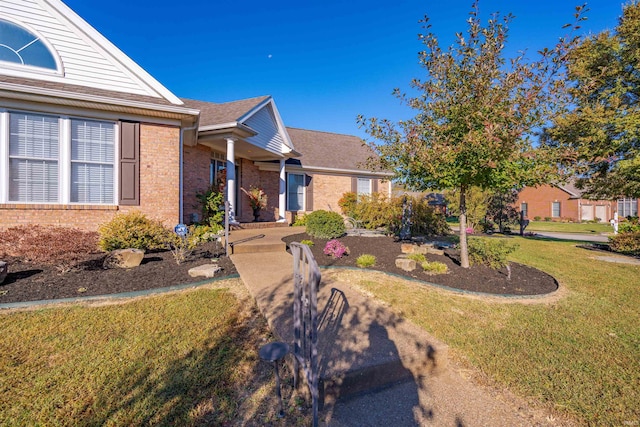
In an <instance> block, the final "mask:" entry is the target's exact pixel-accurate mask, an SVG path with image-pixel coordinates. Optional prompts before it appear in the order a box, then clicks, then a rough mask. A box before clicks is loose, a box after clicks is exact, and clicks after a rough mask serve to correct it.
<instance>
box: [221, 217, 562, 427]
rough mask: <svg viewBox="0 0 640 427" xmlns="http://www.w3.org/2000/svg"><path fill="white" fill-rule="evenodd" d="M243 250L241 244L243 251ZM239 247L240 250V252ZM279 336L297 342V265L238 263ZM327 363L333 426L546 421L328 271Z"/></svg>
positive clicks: (269, 235) (323, 347)
mask: <svg viewBox="0 0 640 427" xmlns="http://www.w3.org/2000/svg"><path fill="white" fill-rule="evenodd" d="M301 231H302V229H295V228H288V229H286V228H285V229H272V230H259V232H256V230H240V231H234V232H233V233H232V235H231V236H230V239H229V240H230V241H231V242H233V241H238V240H244V239H246V238H247V237H251V236H252V235H253V236H255V235H256V234H265V237H263V238H260V239H254V240H251V241H247V242H246V243H241V244H252V245H259V241H261V242H262V243H264V245H265V247H267V246H268V247H274V246H273V243H274V241H275V240H278V239H281V238H282V237H283V236H285V235H287V234H295V233H299V232H301ZM239 245H240V244H239ZM239 245H237V246H236V248H237V247H238V246H239ZM231 259H232V261H233V262H234V264H235V265H236V268H237V270H238V272H239V273H240V277H241V278H242V280H243V282H244V283H245V285H246V286H247V288H248V289H249V291H250V292H251V294H252V295H253V297H254V298H255V300H256V302H257V305H258V307H259V309H260V310H261V312H262V313H263V315H264V316H265V317H266V319H267V321H268V322H269V325H270V326H271V329H272V330H273V332H274V334H275V335H276V336H278V337H279V339H280V340H282V341H285V342H289V343H291V342H293V328H292V323H293V319H292V313H293V278H292V273H293V258H292V256H291V255H290V254H289V253H287V252H285V251H282V250H279V251H267V252H264V251H259V252H258V253H247V252H243V251H241V252H240V253H236V254H234V255H232V256H231ZM321 272H322V273H323V276H325V277H323V280H322V282H321V285H320V290H319V294H318V312H319V313H321V314H320V315H321V316H322V317H321V322H320V329H319V358H320V371H321V378H322V383H323V386H322V389H323V390H324V394H325V399H324V402H325V405H324V409H323V410H322V412H321V414H320V419H321V420H322V422H323V423H324V424H325V425H329V426H378V425H379V426H383V425H384V426H386V425H389V424H395V425H396V426H413V425H420V426H426V425H433V426H449V425H450V426H503V425H504V426H507V425H508V426H531V425H558V424H557V423H547V421H546V419H545V415H544V414H542V413H539V412H536V411H532V410H529V409H523V408H524V406H523V405H516V404H514V402H509V403H507V400H508V399H507V398H505V397H504V395H502V394H496V393H493V392H489V391H488V390H487V389H484V388H480V387H478V386H476V385H474V384H472V383H471V382H470V381H469V380H467V379H465V378H464V377H463V373H464V372H463V371H461V370H459V369H458V368H457V367H456V366H454V365H451V364H450V363H448V357H447V346H446V345H445V344H443V343H441V342H439V341H437V340H436V339H434V338H433V337H432V336H430V335H429V334H427V333H426V332H425V331H423V330H422V329H420V328H418V327H416V326H415V325H413V324H412V323H410V322H408V321H406V320H404V319H402V318H401V317H399V316H398V315H396V314H395V313H393V312H392V311H391V310H390V309H389V308H388V307H386V306H384V305H381V304H379V303H377V302H375V301H374V300H373V299H371V298H369V297H367V296H365V295H363V294H362V293H360V292H359V291H357V290H355V289H352V288H351V287H350V286H349V285H348V284H346V283H340V282H338V281H337V280H336V279H335V278H333V277H332V276H336V275H334V274H328V271H323V270H321Z"/></svg>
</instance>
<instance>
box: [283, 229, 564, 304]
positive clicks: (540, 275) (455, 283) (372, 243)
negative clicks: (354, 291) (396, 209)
mask: <svg viewBox="0 0 640 427" xmlns="http://www.w3.org/2000/svg"><path fill="white" fill-rule="evenodd" d="M302 240H311V241H313V242H314V245H313V246H312V247H311V251H312V252H313V256H314V258H315V259H316V262H317V263H318V265H319V266H327V267H328V266H337V267H357V266H356V259H357V258H358V256H360V255H362V254H371V255H374V256H375V257H376V265H375V266H374V267H370V269H372V270H379V271H384V272H387V273H393V274H397V275H400V276H404V277H408V278H412V279H419V280H421V281H425V282H429V283H435V284H438V285H443V286H447V287H450V288H455V289H460V290H463V291H471V292H483V293H489V294H498V295H522V296H524V295H543V294H547V293H549V292H553V291H555V290H556V289H558V283H557V282H556V280H555V279H554V278H553V277H552V276H550V275H548V274H547V273H544V272H542V271H540V270H537V269H535V268H532V267H528V266H525V265H522V264H517V263H511V280H508V278H507V271H506V269H500V270H494V269H491V268H489V267H486V266H483V265H473V266H471V267H470V268H468V269H467V268H462V267H460V265H459V255H458V253H457V252H456V251H454V250H446V251H445V255H431V254H427V255H426V258H427V261H439V262H443V263H445V264H446V265H447V267H448V268H449V272H448V273H447V274H439V275H428V274H426V273H425V272H423V271H422V269H421V268H420V267H418V268H417V269H416V270H414V271H412V272H407V271H404V270H402V269H401V268H398V267H396V264H395V262H396V258H397V257H398V255H400V254H401V253H402V251H401V249H400V246H401V242H399V241H397V240H394V239H393V238H391V237H356V236H345V237H341V238H339V239H338V240H340V241H341V242H342V243H343V244H344V245H345V246H347V247H348V248H349V255H347V256H344V257H342V258H340V259H333V258H332V257H330V256H328V255H325V254H324V253H323V249H324V246H325V244H326V243H327V239H317V238H313V237H310V236H309V235H307V234H306V233H302V234H296V235H293V236H288V237H286V238H285V239H284V241H285V242H286V243H291V242H300V241H302Z"/></svg>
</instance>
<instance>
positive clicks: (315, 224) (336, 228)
mask: <svg viewBox="0 0 640 427" xmlns="http://www.w3.org/2000/svg"><path fill="white" fill-rule="evenodd" d="M345 231H346V229H345V226H344V219H343V218H342V216H341V215H340V214H339V213H337V212H328V211H323V210H319V211H314V212H311V213H310V214H309V215H307V234H309V235H310V236H313V237H316V238H319V239H334V238H336V237H340V236H342V235H343V234H344V233H345Z"/></svg>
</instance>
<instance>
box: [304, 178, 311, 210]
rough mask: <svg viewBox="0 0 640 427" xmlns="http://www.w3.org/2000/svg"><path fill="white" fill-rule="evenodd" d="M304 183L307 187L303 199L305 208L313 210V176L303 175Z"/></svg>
mask: <svg viewBox="0 0 640 427" xmlns="http://www.w3.org/2000/svg"><path fill="white" fill-rule="evenodd" d="M304 185H305V187H307V191H306V195H305V201H304V204H305V210H307V211H312V210H313V176H311V175H305V176H304Z"/></svg>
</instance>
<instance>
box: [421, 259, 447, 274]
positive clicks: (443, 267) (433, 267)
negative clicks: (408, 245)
mask: <svg viewBox="0 0 640 427" xmlns="http://www.w3.org/2000/svg"><path fill="white" fill-rule="evenodd" d="M420 266H422V270H423V271H424V272H425V273H427V274H446V273H448V272H449V267H447V264H445V263H443V262H439V261H433V262H429V261H424V262H422V263H421V264H420Z"/></svg>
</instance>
